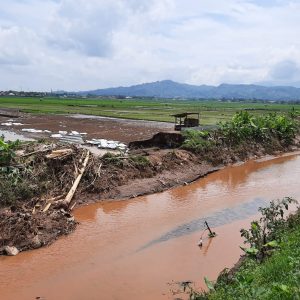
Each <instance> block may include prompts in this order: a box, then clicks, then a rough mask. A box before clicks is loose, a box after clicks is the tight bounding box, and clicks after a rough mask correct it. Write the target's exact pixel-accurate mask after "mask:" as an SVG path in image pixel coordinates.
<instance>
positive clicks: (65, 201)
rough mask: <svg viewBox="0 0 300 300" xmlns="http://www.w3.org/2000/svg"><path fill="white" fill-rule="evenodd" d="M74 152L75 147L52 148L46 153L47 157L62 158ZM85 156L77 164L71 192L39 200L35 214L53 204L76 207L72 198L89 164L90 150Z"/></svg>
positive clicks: (34, 209)
mask: <svg viewBox="0 0 300 300" xmlns="http://www.w3.org/2000/svg"><path fill="white" fill-rule="evenodd" d="M72 154H73V149H59V150H52V151H51V153H50V154H48V155H46V158H47V159H55V160H61V159H63V158H66V157H67V156H70V155H72ZM83 157H84V159H83V158H82V159H80V160H79V166H77V165H75V180H74V183H73V185H72V187H71V189H70V190H69V192H68V193H67V194H66V195H64V194H63V195H59V196H56V197H52V198H49V199H44V200H41V201H39V202H38V203H36V204H35V206H34V208H33V211H32V213H33V214H35V213H36V212H37V211H38V210H41V211H42V212H47V211H48V210H49V208H50V207H51V205H52V204H61V205H62V206H64V207H66V208H67V209H68V210H69V211H71V210H72V209H73V208H74V207H75V205H76V202H74V201H73V202H72V199H73V196H74V194H75V192H76V189H77V187H78V185H79V183H80V180H81V178H82V175H83V173H84V171H85V169H86V166H87V164H88V161H89V158H90V152H89V151H88V150H87V151H86V152H85V153H84V156H83Z"/></svg>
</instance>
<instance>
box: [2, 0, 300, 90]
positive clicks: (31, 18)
mask: <svg viewBox="0 0 300 300" xmlns="http://www.w3.org/2000/svg"><path fill="white" fill-rule="evenodd" d="M299 37H300V0H294V1H288V0H9V1H8V0H7V1H5V0H3V1H1V3H0V90H3V89H17V90H20V89H23V90H50V89H53V90H58V89H64V90H69V91H71V90H89V89H96V88H104V87H111V86H120V85H125V86H126V85H131V84H138V83H143V82H151V81H157V80H163V79H172V80H174V81H179V82H184V83H190V84H197V85H198V84H213V85H218V84H220V83H223V82H224V83H257V82H263V83H268V84H278V85H280V84H281V85H287V84H289V85H299V86H300V38H299Z"/></svg>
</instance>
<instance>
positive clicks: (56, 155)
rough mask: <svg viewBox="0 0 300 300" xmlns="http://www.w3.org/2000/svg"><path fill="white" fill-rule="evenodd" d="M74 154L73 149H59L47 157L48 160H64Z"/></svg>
mask: <svg viewBox="0 0 300 300" xmlns="http://www.w3.org/2000/svg"><path fill="white" fill-rule="evenodd" d="M72 153H73V150H72V149H59V150H53V151H52V152H51V153H50V154H48V155H46V158H48V159H53V158H63V157H66V156H69V155H71V154H72Z"/></svg>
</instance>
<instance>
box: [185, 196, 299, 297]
mask: <svg viewBox="0 0 300 300" xmlns="http://www.w3.org/2000/svg"><path fill="white" fill-rule="evenodd" d="M291 203H294V204H296V203H297V201H296V200H294V199H292V198H289V197H287V198H283V199H282V200H276V201H271V203H270V206H268V207H266V208H260V209H259V211H260V212H261V218H260V219H259V220H258V221H252V222H251V227H250V229H249V230H245V229H242V230H241V235H242V236H243V237H244V238H245V244H247V246H248V248H244V247H241V248H242V249H243V250H244V251H245V253H246V255H247V256H245V257H244V260H242V261H241V264H240V267H239V268H238V269H237V270H235V271H233V270H228V269H225V270H223V271H222V272H221V274H220V275H219V277H218V279H217V281H216V283H215V284H213V283H212V282H210V281H209V280H208V279H207V278H205V282H206V283H207V287H208V288H209V292H200V293H199V292H197V291H194V290H193V289H192V288H191V287H190V286H188V288H189V289H190V299H191V300H204V299H206V300H223V299H226V300H227V299H228V300H231V299H232V300H233V299H234V300H236V299H241V300H242V299H243V300H244V299H245V300H247V299H249V300H250V299H262V300H274V299H275V300H276V299H278V300H279V299H300V285H299V282H300V212H299V210H298V212H297V213H296V214H293V215H290V216H288V218H286V217H285V213H286V212H287V210H288V209H289V205H290V204H291Z"/></svg>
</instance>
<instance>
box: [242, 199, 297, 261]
mask: <svg viewBox="0 0 300 300" xmlns="http://www.w3.org/2000/svg"><path fill="white" fill-rule="evenodd" d="M291 203H297V201H296V200H294V199H292V198H290V197H286V198H283V199H282V200H276V201H271V203H270V206H268V207H266V208H262V207H261V208H259V211H260V213H261V215H262V216H261V218H260V219H259V221H252V222H251V228H250V229H248V230H246V229H241V236H242V237H244V238H245V242H244V243H245V244H249V245H250V248H242V247H241V248H242V249H243V250H244V251H245V252H246V253H247V254H248V255H250V256H254V257H256V258H258V259H263V258H264V257H265V256H266V255H268V254H270V253H271V252H272V251H273V249H275V248H277V247H278V239H279V237H280V233H281V231H282V230H283V229H284V228H285V227H286V226H287V222H286V220H285V218H284V216H285V211H287V210H288V208H289V204H291Z"/></svg>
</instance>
